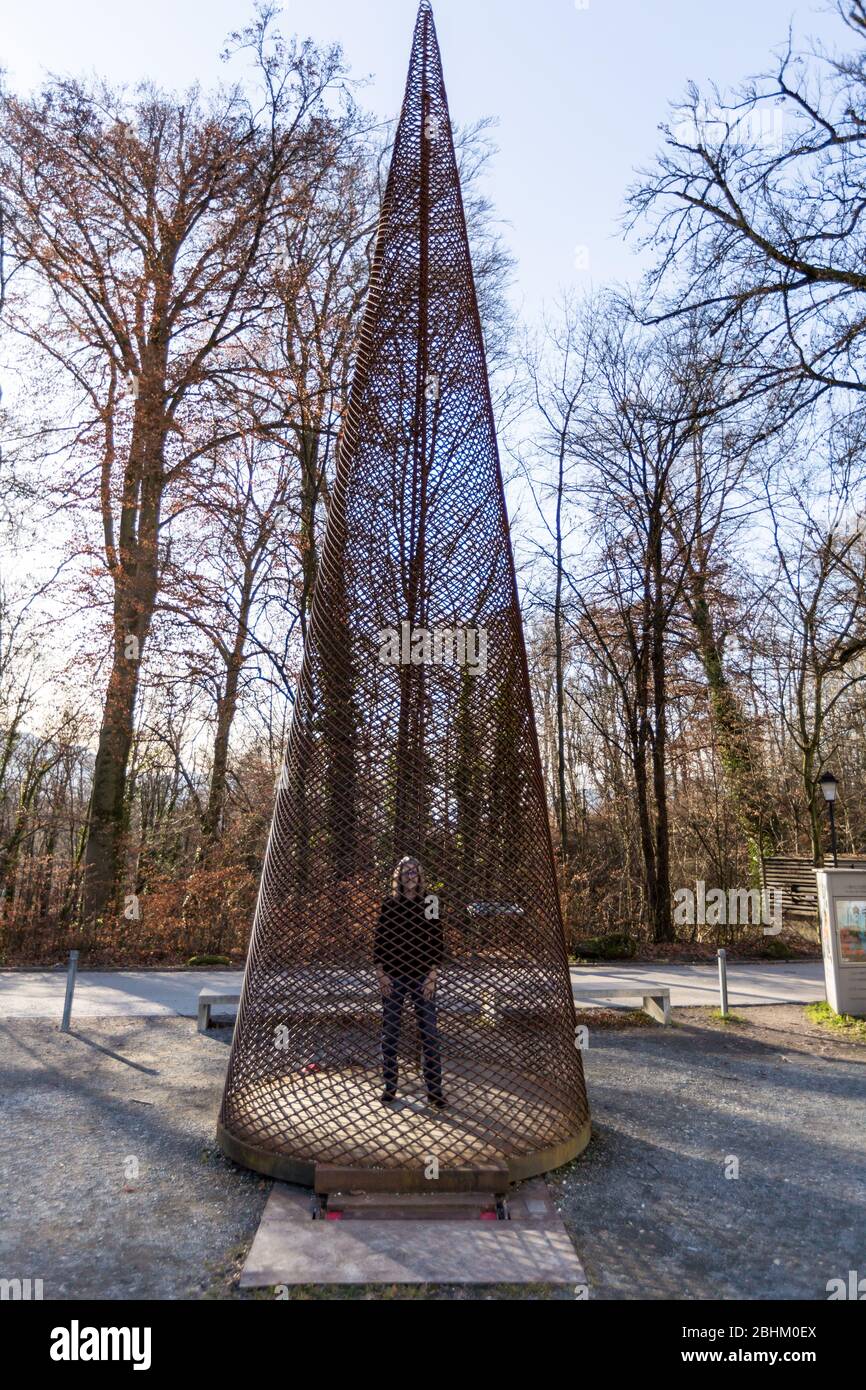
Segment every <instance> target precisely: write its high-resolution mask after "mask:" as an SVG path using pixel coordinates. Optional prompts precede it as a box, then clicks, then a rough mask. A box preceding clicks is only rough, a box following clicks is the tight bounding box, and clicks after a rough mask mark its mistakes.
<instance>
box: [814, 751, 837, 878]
mask: <svg viewBox="0 0 866 1390" xmlns="http://www.w3.org/2000/svg"><path fill="white" fill-rule="evenodd" d="M818 786H819V787H820V788H821V792H822V794H823V797H824V800H825V801H826V803H827V806H828V807H829V810H830V847H831V849H832V850H833V867H834V869H838V867H839V860H838V859H837V858H836V787H837V786H838V783H837V781H836V778H835V777H834V776H833V774H832V772H824V773H822V774H821V776H820V777H819V778H818Z"/></svg>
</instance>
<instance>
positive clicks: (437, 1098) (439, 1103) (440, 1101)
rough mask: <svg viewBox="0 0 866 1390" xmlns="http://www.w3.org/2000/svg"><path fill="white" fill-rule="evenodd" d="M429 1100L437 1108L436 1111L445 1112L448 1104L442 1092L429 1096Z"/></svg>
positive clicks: (435, 1092) (432, 1093)
mask: <svg viewBox="0 0 866 1390" xmlns="http://www.w3.org/2000/svg"><path fill="white" fill-rule="evenodd" d="M427 1099H428V1101H429V1102H430V1104H431V1105H432V1106H434V1107H435V1109H436V1110H444V1109H445V1107H446V1105H447V1104H448V1102H447V1100H446V1099H445V1097H444V1096H443V1094H442V1092H441V1091H433V1092H431V1093H430V1094H429V1095H428V1097H427Z"/></svg>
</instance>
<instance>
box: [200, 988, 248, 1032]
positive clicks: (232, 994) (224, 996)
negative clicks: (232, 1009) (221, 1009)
mask: <svg viewBox="0 0 866 1390" xmlns="http://www.w3.org/2000/svg"><path fill="white" fill-rule="evenodd" d="M240 998H241V992H240V990H239V989H200V990H199V993H198V1031H199V1032H200V1033H206V1032H207V1030H208V1028H209V1027H210V1012H211V1009H213V1008H216V1006H217V1005H220V1004H223V1005H225V1004H234V1005H235V1006H237V1005H238V1004H239V1003H240Z"/></svg>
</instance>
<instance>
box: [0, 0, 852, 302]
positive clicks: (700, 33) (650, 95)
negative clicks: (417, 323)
mask: <svg viewBox="0 0 866 1390" xmlns="http://www.w3.org/2000/svg"><path fill="white" fill-rule="evenodd" d="M585 2H586V0H577V3H575V0H534V3H532V4H525V3H520V0H438V3H434V11H435V16H436V24H437V29H438V32H439V39H440V44H441V47H442V52H443V60H444V65H445V78H446V83H447V86H448V92H449V99H450V103H451V113H452V116H453V117H454V119H455V120H456V121H458V122H460V123H466V122H469V121H471V120H474V119H476V118H478V117H480V116H484V115H492V116H495V117H497V118H498V120H499V129H498V132H497V134H496V139H497V143H498V145H499V147H500V153H499V155H498V157H497V159H496V162H495V166H494V168H493V172H492V177H491V181H490V192H491V195H492V197H493V199H494V202H495V204H496V207H497V210H498V213H499V215H500V216H501V218H503V219H504V220H505V221H506V222H508V223H510V224H511V225H510V227H509V228H508V229H507V236H508V240H509V243H510V245H511V247H512V250H513V252H514V253H515V255H516V256H517V257H518V261H519V267H518V280H517V295H518V298H519V300H520V301H522V302H523V305H524V307H525V310H526V311H527V313H528V314H530V315H531V314H533V313H534V312H535V311H537V309H538V308H539V306H540V304H541V303H542V301H543V300H545V299H551V298H553V297H554V296H555V295H556V294H557V292H558V290H559V289H561V288H564V287H568V286H570V285H576V286H584V285H588V284H589V283H590V281H592V282H594V283H596V284H601V283H605V282H609V281H612V280H623V279H626V278H631V277H633V276H634V275H635V273H636V262H635V258H634V256H633V254H632V252H631V251H630V250H629V248H628V247H627V246H625V245H623V242H622V239H621V235H620V232H619V230H618V227H617V217H618V215H619V214H620V212H621V208H622V200H623V194H624V191H625V189H626V187H627V185H628V183H629V180H630V177H631V171H632V169H633V168H634V167H635V166H636V165H639V164H642V163H646V162H647V161H649V160H650V159H651V157H652V154H653V151H654V150H655V149H656V148H657V146H658V143H659V140H660V136H659V132H658V130H657V126H658V124H659V122H660V121H663V120H665V119H666V116H667V103H668V101H669V100H670V99H672V98H675V97H677V96H679V95H680V94H681V93H682V91H683V88H684V86H685V83H686V82H687V81H688V80H689V79H693V80H695V81H696V82H698V83H699V84H702V85H703V84H705V83H706V82H707V81H708V80H715V81H716V82H717V83H719V84H720V85H722V86H725V85H727V84H731V83H734V82H737V81H739V80H741V79H743V78H745V77H747V76H749V75H751V74H754V73H756V72H759V71H761V70H763V69H764V68H766V66H767V65H768V61H769V57H770V53H771V50H772V49H773V48H774V47H776V46H777V45H779V44H780V43H782V42H783V41H784V39H785V36H786V33H787V29H788V24H789V21H790V19H791V16H792V15H793V14H796V16H797V26H796V27H797V29H798V31H799V32H800V33H801V34H804V33H805V34H817V35H823V36H824V37H825V38H826V37H829V38H830V39H831V40H833V39H834V38H836V37H837V36H838V37H839V38H840V39H841V37H842V35H843V32H844V31H843V30H842V26H841V24H840V23H839V22H838V20H834V19H833V18H831V17H829V16H828V15H827V13H826V8H825V7H824V6H823V5H821V4H818V5H816V4H814V3H806V4H802V3H801V4H797V3H796V0H725V3H723V4H718V3H714V0H589V3H588V7H586V8H584V5H585ZM415 12H416V4H415V0H370V3H363V2H360V3H359V0H285V3H284V5H283V14H282V20H281V26H282V28H283V30H284V31H285V32H287V33H288V32H296V33H298V34H302V35H307V34H309V35H310V36H311V37H313V38H314V39H317V40H320V41H326V40H337V41H339V42H340V43H341V44H342V45H343V48H344V50H345V54H346V58H347V61H348V62H349V63H350V65H351V67H352V70H353V72H354V74H355V75H356V76H362V75H367V74H369V75H371V77H372V78H373V82H372V84H371V86H370V87H369V88H368V89H367V91H366V93H365V94H364V99H365V102H366V105H367V106H368V107H370V109H372V110H373V111H375V112H377V113H378V114H379V115H381V116H383V117H386V116H387V117H390V116H393V115H395V114H396V112H397V110H398V108H399V103H400V99H401V95H402V88H403V82H404V79H405V72H406V65H407V60H408V50H409V42H410V38H411V33H412V26H413V23H414V18H415ZM250 13H251V5H248V4H246V3H245V2H244V0H143V3H141V4H131V3H129V0H127V2H126V3H122V0H121V3H118V0H75V3H74V4H71V3H70V0H34V3H31V4H29V5H28V4H24V3H22V0H0V20H2V22H0V44H2V49H0V53H2V57H0V62H2V64H3V66H5V67H6V69H7V72H8V80H9V82H10V84H11V85H14V86H18V87H29V86H31V85H33V84H34V83H36V82H38V81H39V79H40V76H41V74H42V72H44V71H45V70H54V71H58V72H81V71H87V70H90V69H95V70H97V71H99V72H100V73H103V74H104V75H105V76H107V77H109V78H111V79H113V80H116V81H125V82H132V81H134V80H135V79H137V78H138V77H141V76H146V77H150V78H152V79H154V80H156V81H157V82H159V83H161V84H162V85H164V86H179V87H183V86H185V85H187V84H188V83H189V82H191V81H193V80H196V79H197V80H199V81H201V82H202V83H203V84H207V83H208V82H209V81H211V80H213V79H214V78H216V77H217V76H218V75H219V73H220V71H221V65H220V64H219V62H218V53H219V50H220V47H221V45H222V41H223V39H224V37H225V35H226V34H227V33H228V32H229V30H231V29H232V28H237V27H239V26H241V25H242V24H243V23H244V22H245V20H246V18H247V17H248V16H249V14H250ZM578 246H584V247H586V248H587V250H588V253H589V271H588V272H587V271H583V272H581V271H579V270H577V269H576V257H575V250H576V248H577V247H578Z"/></svg>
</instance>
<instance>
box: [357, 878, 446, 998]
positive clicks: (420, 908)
mask: <svg viewBox="0 0 866 1390" xmlns="http://www.w3.org/2000/svg"><path fill="white" fill-rule="evenodd" d="M444 953H445V952H444V941H443V935H442V923H441V922H440V921H433V922H430V921H428V920H427V917H426V915H425V909H424V899H423V898H386V899H385V901H384V902H383V903H382V907H381V910H380V912H379V923H378V926H377V927H376V939H375V943H374V946H373V964H374V965H378V966H380V967H381V968H382V970H384V972H385V974H386V975H394V976H396V977H397V978H398V979H401V980H414V981H417V980H423V979H424V977H425V976H426V975H428V974H429V973H430V971H431V970H432V969H433V967H434V966H436V965H441V964H442V957H443V955H444Z"/></svg>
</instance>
